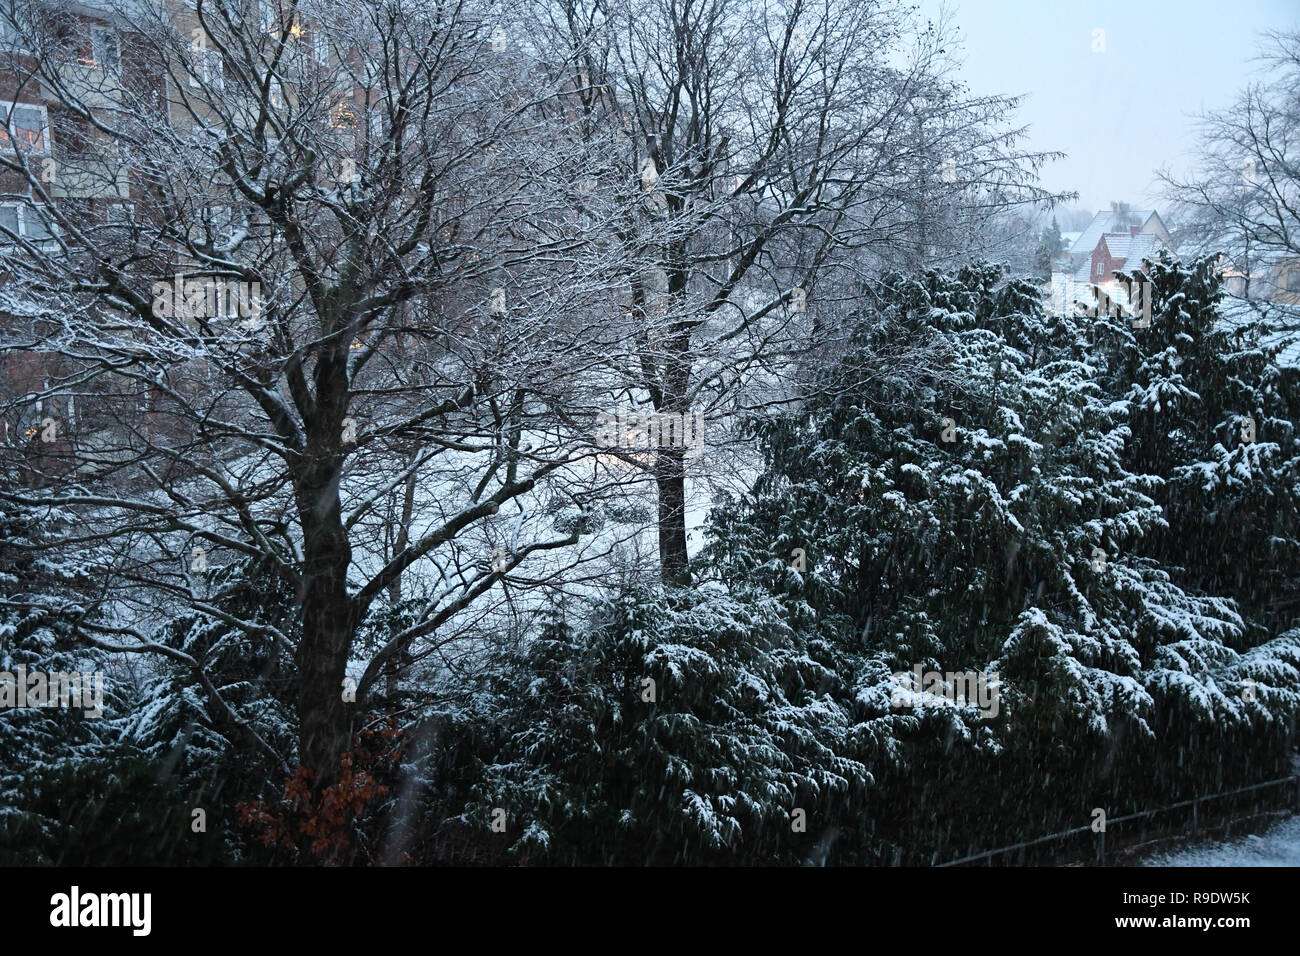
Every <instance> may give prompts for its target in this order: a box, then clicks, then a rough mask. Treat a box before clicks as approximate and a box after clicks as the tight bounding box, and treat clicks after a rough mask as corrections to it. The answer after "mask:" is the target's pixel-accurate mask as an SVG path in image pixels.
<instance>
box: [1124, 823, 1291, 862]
mask: <svg viewBox="0 0 1300 956" xmlns="http://www.w3.org/2000/svg"><path fill="white" fill-rule="evenodd" d="M1141 865H1142V866H1300V816H1293V817H1288V818H1287V819H1285V820H1281V821H1279V822H1278V823H1275V824H1273V826H1271V827H1269V828H1268V829H1267V830H1265V831H1264V832H1263V833H1259V834H1251V835H1249V836H1244V837H1239V838H1237V839H1234V840H1227V841H1225V842H1222V843H1203V844H1200V845H1198V846H1191V847H1185V848H1183V849H1181V850H1174V851H1172V852H1167V853H1160V854H1157V855H1155V856H1149V857H1147V858H1146V859H1145V860H1143V861H1142V864H1141Z"/></svg>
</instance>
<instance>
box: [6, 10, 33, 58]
mask: <svg viewBox="0 0 1300 956" xmlns="http://www.w3.org/2000/svg"><path fill="white" fill-rule="evenodd" d="M30 32H31V31H30V30H28V28H27V18H26V17H25V16H24V15H23V14H22V13H20V12H19V11H17V10H15V9H14V8H13V6H12V5H10V4H4V5H0V47H17V48H18V49H20V50H22V49H26V47H27V37H28V35H29V34H30Z"/></svg>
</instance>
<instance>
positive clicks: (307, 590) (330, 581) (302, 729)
mask: <svg viewBox="0 0 1300 956" xmlns="http://www.w3.org/2000/svg"><path fill="white" fill-rule="evenodd" d="M337 475H338V473H337V471H335V472H334V473H333V475H332V476H331V475H319V474H314V475H312V476H310V477H311V480H308V481H306V482H304V484H303V485H302V487H301V490H300V491H299V498H300V501H299V508H300V510H301V513H302V515H303V594H302V638H301V640H300V641H299V643H298V655H297V657H298V741H299V758H300V759H299V762H300V763H301V764H302V765H303V766H305V767H308V768H309V769H310V770H311V771H313V773H314V774H315V779H316V781H317V783H316V785H317V786H318V787H325V786H328V785H329V784H330V783H331V782H333V780H334V776H335V774H336V772H337V770H338V766H339V757H340V756H341V755H342V754H343V752H344V751H345V750H346V749H347V747H348V742H349V736H350V734H349V726H348V722H349V718H348V712H347V704H346V703H344V701H343V678H344V677H345V676H346V668H347V662H348V651H349V649H350V648H351V646H352V638H353V632H354V631H355V629H356V621H355V620H354V617H355V609H354V606H353V603H352V600H351V599H350V598H349V597H348V591H347V569H348V565H349V564H350V563H351V561H352V547H351V545H350V544H349V543H348V538H347V534H346V532H345V531H344V530H343V522H342V520H341V508H340V505H339V496H338V477H337ZM317 509H319V510H317Z"/></svg>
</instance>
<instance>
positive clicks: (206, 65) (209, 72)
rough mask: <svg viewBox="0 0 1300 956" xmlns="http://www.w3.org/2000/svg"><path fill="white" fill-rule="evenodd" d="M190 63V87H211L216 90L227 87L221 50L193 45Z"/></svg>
mask: <svg viewBox="0 0 1300 956" xmlns="http://www.w3.org/2000/svg"><path fill="white" fill-rule="evenodd" d="M190 62H191V64H192V66H191V70H190V86H209V87H212V88H213V89H216V90H220V89H223V88H224V87H225V85H226V75H225V72H224V70H223V69H222V62H221V51H220V50H209V49H208V48H207V47H204V46H193V45H192V46H191V47H190Z"/></svg>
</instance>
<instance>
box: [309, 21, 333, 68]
mask: <svg viewBox="0 0 1300 956" xmlns="http://www.w3.org/2000/svg"><path fill="white" fill-rule="evenodd" d="M311 51H312V56H314V57H315V58H316V62H317V63H319V64H320V65H321V66H329V63H330V41H329V37H327V36H326V35H325V34H324V33H322V32H321V31H319V30H317V31H315V32H314V33H312V35H311Z"/></svg>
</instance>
